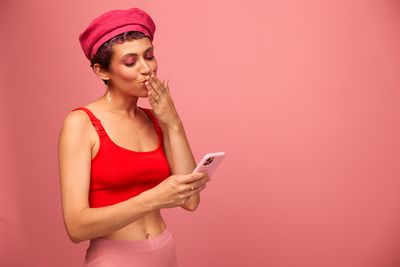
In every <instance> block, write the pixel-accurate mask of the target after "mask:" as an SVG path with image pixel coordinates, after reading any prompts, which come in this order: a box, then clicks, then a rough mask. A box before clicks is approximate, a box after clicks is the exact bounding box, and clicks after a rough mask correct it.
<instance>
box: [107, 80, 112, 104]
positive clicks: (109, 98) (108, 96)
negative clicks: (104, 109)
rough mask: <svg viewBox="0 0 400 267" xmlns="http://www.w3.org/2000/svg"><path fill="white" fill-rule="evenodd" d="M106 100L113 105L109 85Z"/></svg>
mask: <svg viewBox="0 0 400 267" xmlns="http://www.w3.org/2000/svg"><path fill="white" fill-rule="evenodd" d="M106 98H107V102H108V103H111V92H110V88H109V86H108V83H107V96H106Z"/></svg>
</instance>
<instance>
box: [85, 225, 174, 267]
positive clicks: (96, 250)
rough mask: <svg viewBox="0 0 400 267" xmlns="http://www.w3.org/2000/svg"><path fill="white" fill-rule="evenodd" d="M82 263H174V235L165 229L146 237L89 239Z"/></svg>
mask: <svg viewBox="0 0 400 267" xmlns="http://www.w3.org/2000/svg"><path fill="white" fill-rule="evenodd" d="M84 266H85V267H128V266H129V267H177V266H178V263H177V259H176V254H175V245H174V239H173V237H172V235H171V234H170V232H169V231H168V230H167V229H165V231H164V232H162V233H161V234H160V235H158V236H156V237H153V238H150V239H146V240H114V239H102V238H98V239H92V240H90V245H89V247H88V249H87V251H86V258H85V263H84Z"/></svg>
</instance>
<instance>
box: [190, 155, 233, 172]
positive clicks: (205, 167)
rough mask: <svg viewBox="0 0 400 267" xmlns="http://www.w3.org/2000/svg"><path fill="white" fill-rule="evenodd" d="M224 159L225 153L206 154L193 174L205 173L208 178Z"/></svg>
mask: <svg viewBox="0 0 400 267" xmlns="http://www.w3.org/2000/svg"><path fill="white" fill-rule="evenodd" d="M224 157H225V152H214V153H208V154H206V155H205V156H204V157H203V158H202V159H201V160H200V162H199V164H197V166H196V168H195V169H194V171H193V173H195V172H206V173H207V174H208V176H209V177H211V175H212V174H213V173H214V171H215V169H216V168H217V167H218V165H219V164H220V163H221V161H222V160H223V159H224Z"/></svg>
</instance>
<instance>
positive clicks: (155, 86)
mask: <svg viewBox="0 0 400 267" xmlns="http://www.w3.org/2000/svg"><path fill="white" fill-rule="evenodd" d="M146 86H147V89H148V96H149V102H150V104H151V106H152V107H153V111H154V113H155V115H156V117H157V119H158V121H159V122H160V126H161V127H162V129H163V133H164V148H165V153H166V156H167V158H168V162H169V164H170V167H171V170H172V173H173V174H187V173H192V171H193V170H194V168H195V167H196V162H195V160H194V157H193V154H192V151H191V149H190V146H189V142H188V140H187V137H186V133H185V130H184V127H183V124H182V121H181V120H180V118H179V115H178V113H177V112H176V109H175V106H174V103H173V101H172V98H171V94H170V92H169V88H168V85H167V84H166V83H161V82H160V81H159V80H158V78H157V77H155V76H154V75H153V76H152V77H150V78H149V79H148V82H146ZM204 179H205V183H206V182H208V181H209V178H208V177H207V176H205V178H204ZM205 183H204V184H205ZM189 186H191V185H189ZM199 203H200V194H199V193H197V194H195V195H193V196H192V197H190V198H189V199H188V200H187V201H186V202H185V203H184V204H183V205H181V207H182V208H184V209H186V210H189V211H194V210H196V208H197V207H198V205H199Z"/></svg>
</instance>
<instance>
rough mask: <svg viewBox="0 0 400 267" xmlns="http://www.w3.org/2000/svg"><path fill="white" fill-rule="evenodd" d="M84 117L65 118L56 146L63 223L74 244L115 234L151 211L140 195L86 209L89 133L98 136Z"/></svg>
mask: <svg viewBox="0 0 400 267" xmlns="http://www.w3.org/2000/svg"><path fill="white" fill-rule="evenodd" d="M85 116H86V115H83V114H82V113H81V111H75V112H71V113H70V114H69V115H68V116H67V117H66V118H65V120H64V123H63V126H62V129H61V133H60V139H59V147H58V148H59V171H60V182H61V197H62V211H63V217H64V224H65V227H66V229H67V232H68V235H69V237H70V239H71V240H72V242H74V243H79V242H81V241H84V240H88V239H92V238H96V237H100V236H103V235H106V234H109V233H111V232H113V231H116V230H118V229H120V228H122V227H125V226H127V225H129V224H130V223H132V222H134V221H136V220H137V219H139V218H141V217H143V216H144V215H146V214H147V213H149V212H150V211H152V209H153V208H152V207H151V206H150V205H149V202H148V199H147V198H144V197H143V196H140V195H139V196H137V197H134V198H131V199H128V200H126V201H124V202H121V203H118V204H115V205H111V206H107V207H102V208H90V207H89V203H88V192H89V184H90V166H91V148H92V144H91V142H90V134H88V133H91V134H95V135H97V133H96V132H95V131H94V129H93V127H92V125H91V123H90V121H89V120H88V119H87V118H85Z"/></svg>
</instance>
